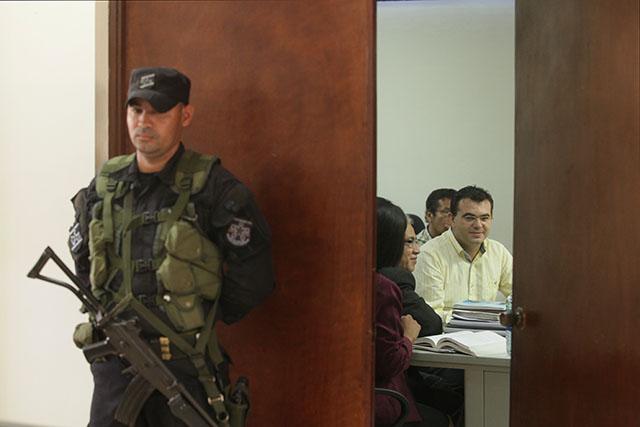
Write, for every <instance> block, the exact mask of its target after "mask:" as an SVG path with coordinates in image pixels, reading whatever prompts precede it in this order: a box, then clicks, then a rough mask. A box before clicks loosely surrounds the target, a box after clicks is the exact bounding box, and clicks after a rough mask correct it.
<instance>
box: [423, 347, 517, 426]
mask: <svg viewBox="0 0 640 427" xmlns="http://www.w3.org/2000/svg"><path fill="white" fill-rule="evenodd" d="M411 365H412V366H431V367H434V368H455V369H464V413H465V427H503V426H504V427H509V371H510V369H511V359H510V357H509V355H507V354H505V355H504V356H502V357H472V356H467V355H464V354H456V353H433V352H426V351H419V350H415V349H414V351H413V356H412V358H411Z"/></svg>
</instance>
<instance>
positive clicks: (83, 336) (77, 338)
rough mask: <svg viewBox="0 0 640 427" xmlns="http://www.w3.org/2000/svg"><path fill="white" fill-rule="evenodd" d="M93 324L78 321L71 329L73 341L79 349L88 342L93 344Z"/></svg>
mask: <svg viewBox="0 0 640 427" xmlns="http://www.w3.org/2000/svg"><path fill="white" fill-rule="evenodd" d="M94 341H95V340H94V337H93V325H92V324H91V322H84V323H80V324H78V325H77V326H76V329H75V330H74V331H73V342H74V344H75V345H76V347H78V348H79V349H82V348H84V347H86V346H88V345H89V344H93V342H94Z"/></svg>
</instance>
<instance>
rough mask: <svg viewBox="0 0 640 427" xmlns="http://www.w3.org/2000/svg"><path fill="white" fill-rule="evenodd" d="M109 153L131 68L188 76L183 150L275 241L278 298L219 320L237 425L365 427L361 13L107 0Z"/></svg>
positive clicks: (367, 292) (366, 11) (123, 148)
mask: <svg viewBox="0 0 640 427" xmlns="http://www.w3.org/2000/svg"><path fill="white" fill-rule="evenodd" d="M110 7H111V10H110V42H111V43H110V50H111V52H110V69H111V72H112V73H111V82H110V89H111V93H110V95H111V101H110V107H111V108H110V116H109V118H110V121H109V123H110V154H111V155H112V156H113V155H116V154H121V153H124V152H129V151H131V147H130V144H129V142H128V138H127V137H126V132H125V128H124V124H123V120H124V117H125V116H124V99H125V98H124V97H125V94H126V89H127V76H128V74H129V72H130V70H131V69H132V68H135V67H139V66H148V65H165V66H172V67H176V68H178V69H180V70H182V71H183V72H184V73H185V74H187V75H188V76H189V77H190V78H191V80H192V98H191V101H192V104H193V105H194V106H195V109H196V112H195V116H194V121H193V124H192V127H191V128H189V129H188V132H187V133H186V135H185V144H186V145H187V146H188V147H190V148H194V149H197V150H200V151H203V152H206V153H214V154H216V155H218V156H219V157H220V158H221V159H222V162H223V164H224V165H225V166H226V167H227V168H228V169H229V170H231V171H232V172H233V173H234V174H235V175H236V176H238V178H240V179H241V180H242V181H243V182H245V183H246V184H247V185H248V186H249V188H251V190H252V191H253V192H254V194H255V195H256V198H257V200H258V203H259V205H260V207H261V208H262V210H263V212H264V213H265V216H266V217H267V219H268V221H269V223H270V225H271V228H272V233H273V242H274V248H273V250H274V262H275V269H276V278H277V288H276V291H275V293H274V294H273V295H272V296H271V297H270V298H269V300H268V301H267V302H266V304H264V305H263V306H261V307H259V308H258V309H256V310H255V311H254V312H252V313H251V314H250V315H249V316H248V317H247V318H245V319H243V320H242V321H241V322H239V323H238V324H236V325H233V326H230V327H225V326H220V327H219V328H218V331H219V333H220V336H221V342H222V344H223V346H225V347H226V348H227V349H228V351H229V353H230V354H231V356H232V358H233V361H234V367H233V368H232V375H238V374H243V375H247V376H248V377H249V378H250V381H251V394H252V404H253V406H252V409H251V414H250V419H249V423H250V425H251V426H254V427H255V426H257V427H266V426H305V427H310V426H318V427H327V426H367V425H370V424H371V420H372V399H373V364H372V362H373V361H372V358H373V335H372V325H373V296H372V295H373V292H372V290H373V271H374V265H375V264H374V257H373V248H374V246H375V244H374V239H373V232H374V198H375V176H376V174H375V152H376V151H375V139H374V137H375V136H374V132H375V103H374V100H375V81H374V73H375V65H374V64H375V62H374V53H375V48H374V34H375V3H374V2H371V1H365V0H349V1H329V2H322V1H320V2H318V1H315V2H298V1H278V2H258V1H211V2H199V1H197V2H188V1H184V2H112V3H110Z"/></svg>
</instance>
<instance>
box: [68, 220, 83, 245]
mask: <svg viewBox="0 0 640 427" xmlns="http://www.w3.org/2000/svg"><path fill="white" fill-rule="evenodd" d="M69 246H70V247H71V252H78V249H80V246H82V234H81V233H80V223H79V222H77V221H76V223H75V224H73V225H72V226H71V228H70V229H69Z"/></svg>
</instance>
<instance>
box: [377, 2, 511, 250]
mask: <svg viewBox="0 0 640 427" xmlns="http://www.w3.org/2000/svg"><path fill="white" fill-rule="evenodd" d="M514 30H515V15H514V1H513V0H435V1H410V2H404V1H402V2H382V3H378V29H377V37H378V38H377V43H378V46H377V82H378V93H377V96H378V103H377V104H378V105H377V108H378V194H379V195H380V196H383V197H387V198H389V199H390V200H392V201H394V202H395V203H396V204H398V205H399V206H401V207H402V208H403V209H404V210H405V211H406V212H407V213H415V214H417V215H420V216H423V215H424V201H425V199H426V197H427V195H428V194H429V192H431V191H432V190H433V189H435V188H440V187H451V188H456V189H457V188H460V187H463V186H465V185H470V184H475V185H479V186H481V187H484V188H485V189H487V190H488V191H489V192H490V193H491V194H492V195H493V198H494V201H495V211H494V214H495V221H494V226H493V232H492V237H493V238H494V239H496V240H499V241H501V242H502V243H504V244H505V245H506V246H507V247H508V248H509V249H511V247H512V228H513V179H514V173H513V165H514V142H513V139H514V103H515V101H514V99H515V98H514V97H515V93H514V66H515V64H514V55H515V40H514V39H515V33H514Z"/></svg>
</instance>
